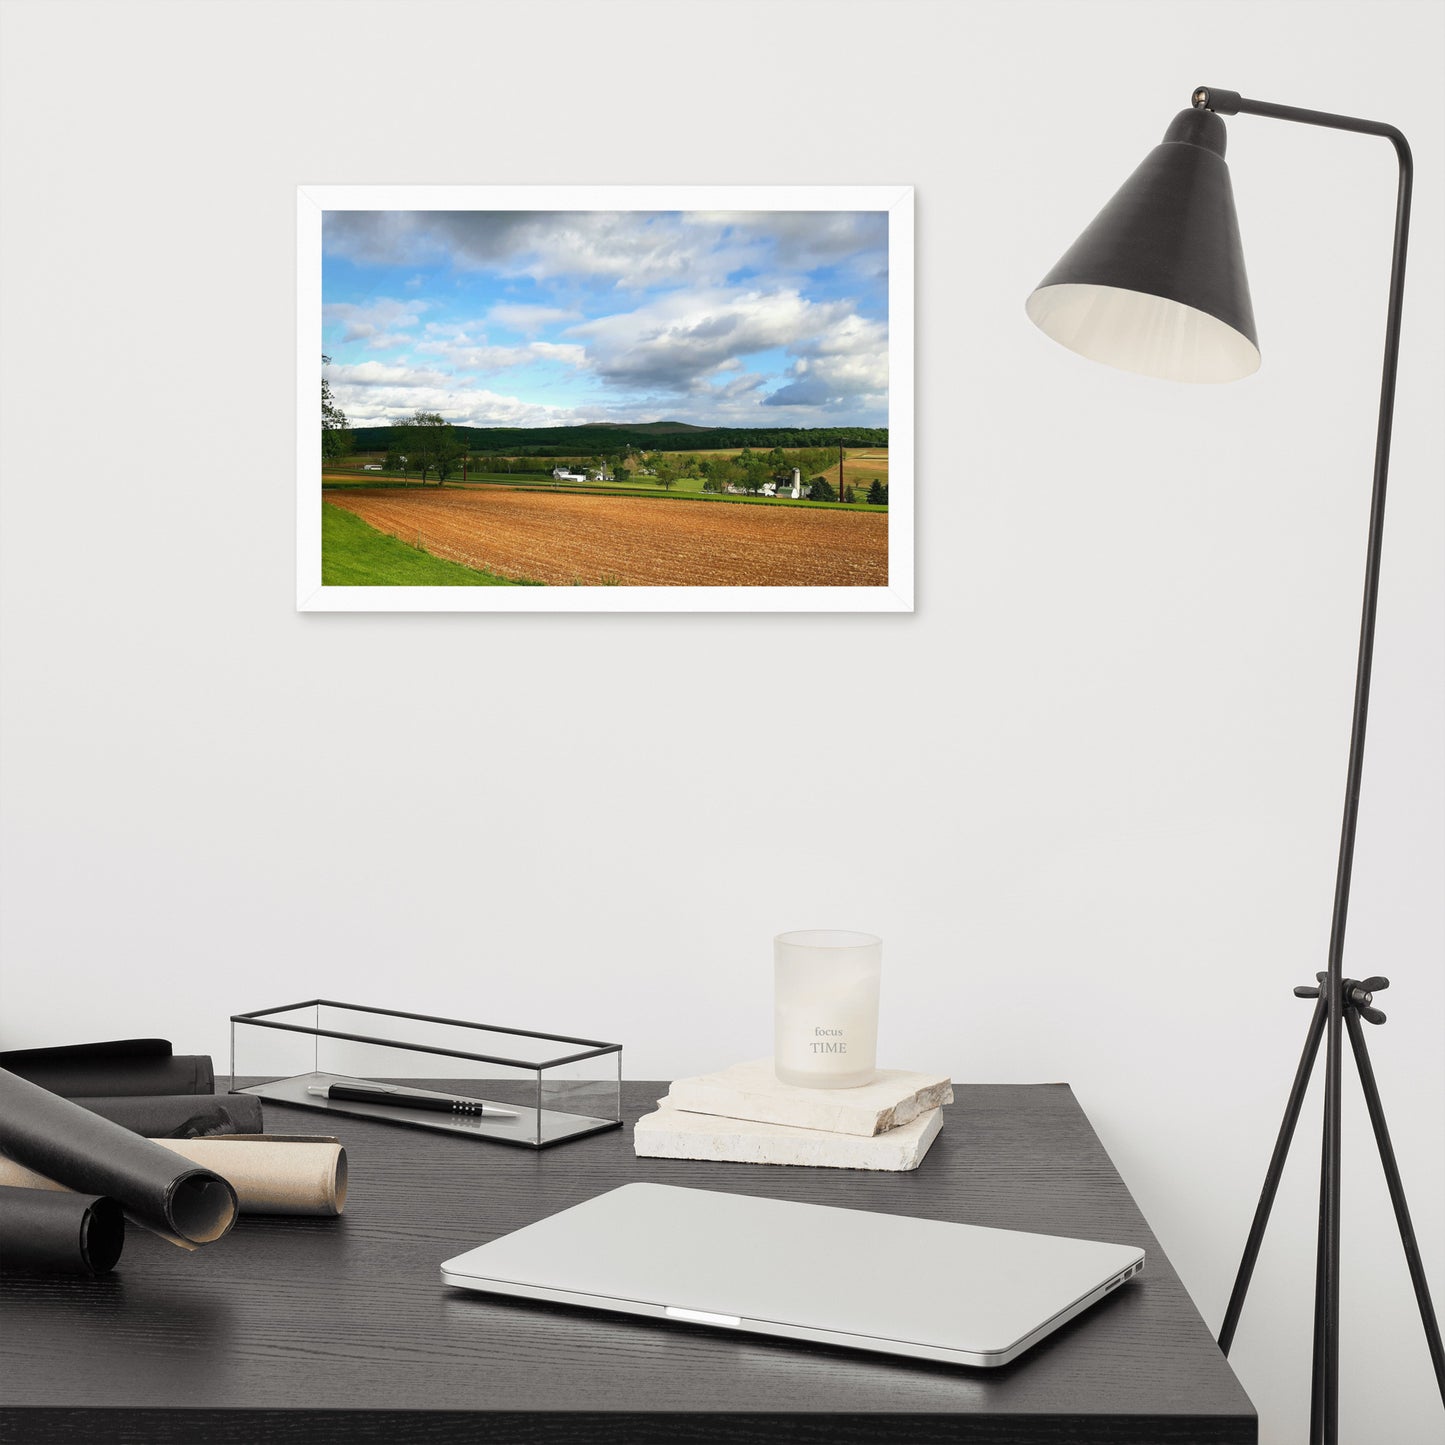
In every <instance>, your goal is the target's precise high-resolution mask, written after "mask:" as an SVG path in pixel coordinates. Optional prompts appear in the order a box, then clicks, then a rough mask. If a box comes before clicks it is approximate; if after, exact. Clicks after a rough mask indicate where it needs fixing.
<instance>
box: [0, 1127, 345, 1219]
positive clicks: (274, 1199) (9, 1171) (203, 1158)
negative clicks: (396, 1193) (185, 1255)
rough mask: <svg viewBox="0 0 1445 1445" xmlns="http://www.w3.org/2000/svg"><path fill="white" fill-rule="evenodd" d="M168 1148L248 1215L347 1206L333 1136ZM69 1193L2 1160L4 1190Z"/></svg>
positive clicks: (187, 1142) (194, 1142)
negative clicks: (222, 1184)
mask: <svg viewBox="0 0 1445 1445" xmlns="http://www.w3.org/2000/svg"><path fill="white" fill-rule="evenodd" d="M155 1142H156V1143H158V1144H160V1145H161V1146H162V1147H163V1148H166V1149H169V1150H171V1151H172V1152H173V1153H176V1154H179V1155H181V1156H182V1157H183V1158H186V1159H189V1160H190V1161H191V1162H192V1163H193V1164H200V1165H202V1166H203V1167H205V1168H207V1169H210V1170H213V1171H214V1172H215V1173H217V1174H219V1175H220V1176H221V1178H222V1179H225V1180H226V1181H227V1182H228V1183H229V1184H230V1185H231V1187H232V1188H233V1189H234V1190H235V1191H236V1199H237V1202H238V1203H239V1205H240V1209H241V1213H242V1214H322V1215H333V1214H340V1213H341V1211H342V1210H343V1209H344V1208H345V1207H346V1150H345V1149H343V1148H342V1147H341V1145H340V1144H339V1143H338V1142H337V1140H335V1139H333V1138H330V1137H321V1136H310V1135H308V1136H306V1137H305V1138H299V1139H298V1138H295V1137H294V1136H287V1137H283V1136H280V1135H263V1136H261V1137H260V1138H256V1137H251V1138H247V1139H238V1138H234V1137H229V1136H228V1137H225V1138H220V1139H158V1140H156V1141H155ZM5 1185H12V1186H17V1187H20V1188H23V1189H26V1190H32V1189H64V1188H65V1186H64V1185H63V1184H57V1183H56V1182H55V1181H54V1180H53V1179H49V1178H47V1177H46V1176H45V1175H44V1174H38V1173H37V1172H36V1171H35V1170H33V1169H27V1168H26V1167H25V1166H24V1165H23V1164H17V1163H15V1161H14V1160H13V1159H6V1158H4V1157H3V1156H0V1187H3V1186H5Z"/></svg>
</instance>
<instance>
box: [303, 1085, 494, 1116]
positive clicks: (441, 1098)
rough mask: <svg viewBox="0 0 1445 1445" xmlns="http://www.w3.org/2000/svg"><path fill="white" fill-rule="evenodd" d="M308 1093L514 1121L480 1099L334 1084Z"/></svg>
mask: <svg viewBox="0 0 1445 1445" xmlns="http://www.w3.org/2000/svg"><path fill="white" fill-rule="evenodd" d="M306 1092H307V1093H308V1094H315V1095H317V1096H318V1097H319V1098H322V1099H350V1100H352V1101H354V1102H355V1103H358V1104H389V1105H391V1106H392V1107H393V1108H398V1109H425V1110H427V1111H428V1112H429V1113H434V1114H470V1115H472V1116H473V1117H475V1116H476V1115H478V1114H484V1115H486V1117H487V1118H491V1119H515V1118H516V1117H517V1116H516V1114H514V1113H513V1112H512V1111H511V1110H510V1109H500V1108H498V1107H497V1105H495V1104H483V1103H482V1101H481V1100H480V1099H460V1098H457V1097H455V1096H454V1095H452V1094H428V1093H424V1092H423V1091H422V1090H420V1089H408V1088H404V1087H402V1086H400V1085H397V1086H392V1085H388V1084H364V1083H359V1082H358V1083H336V1084H310V1085H308V1086H307V1089H306Z"/></svg>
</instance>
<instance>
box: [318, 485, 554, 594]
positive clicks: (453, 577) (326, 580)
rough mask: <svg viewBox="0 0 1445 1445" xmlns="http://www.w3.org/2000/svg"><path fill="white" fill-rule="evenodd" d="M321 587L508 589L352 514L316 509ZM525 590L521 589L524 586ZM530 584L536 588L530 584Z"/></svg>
mask: <svg viewBox="0 0 1445 1445" xmlns="http://www.w3.org/2000/svg"><path fill="white" fill-rule="evenodd" d="M321 585H322V586H323V587H512V586H515V585H517V584H516V583H513V582H512V581H511V580H510V579H509V578H506V577H497V576H494V575H493V574H492V573H490V572H482V571H479V570H478V569H477V568H475V567H463V566H462V565H461V563H459V562H448V561H446V560H445V559H443V558H441V557H433V556H432V555H431V553H430V552H423V551H421V550H420V549H419V548H416V547H412V546H410V545H408V544H407V543H406V542H403V541H400V540H399V539H398V538H396V537H388V536H387V535H386V533H385V532H378V531H377V530H376V528H375V527H371V526H368V525H367V524H366V523H365V522H363V521H362V520H361V518H360V517H358V516H357V515H356V514H355V513H354V512H348V511H347V510H346V509H345V508H344V507H333V506H331V505H330V504H329V503H325V502H323V503H322V506H321ZM524 585H525V584H524ZM534 585H535V584H534Z"/></svg>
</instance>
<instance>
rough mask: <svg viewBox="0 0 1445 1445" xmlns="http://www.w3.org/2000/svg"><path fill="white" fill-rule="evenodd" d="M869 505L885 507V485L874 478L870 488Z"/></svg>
mask: <svg viewBox="0 0 1445 1445" xmlns="http://www.w3.org/2000/svg"><path fill="white" fill-rule="evenodd" d="M868 505H869V506H870V507H881V506H882V505H883V483H882V482H880V481H879V480H878V478H877V477H874V478H873V480H872V482H871V483H870V484H869V487H868Z"/></svg>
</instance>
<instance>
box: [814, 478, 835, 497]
mask: <svg viewBox="0 0 1445 1445" xmlns="http://www.w3.org/2000/svg"><path fill="white" fill-rule="evenodd" d="M808 496H809V497H811V498H812V500H813V501H815V502H832V501H836V500H837V497H838V494H837V493H836V492H835V491H834V490H833V484H832V482H830V481H829V480H828V479H827V477H814V478H813V480H812V481H811V482H809V483H808Z"/></svg>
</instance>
